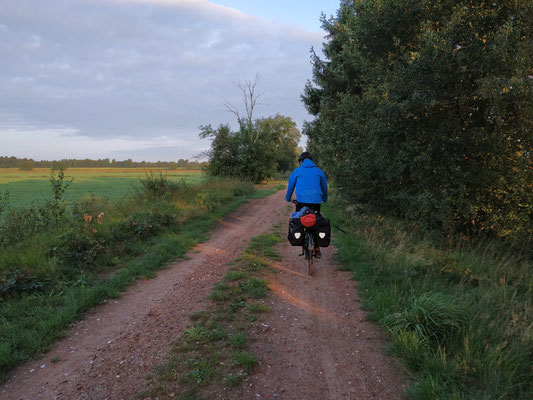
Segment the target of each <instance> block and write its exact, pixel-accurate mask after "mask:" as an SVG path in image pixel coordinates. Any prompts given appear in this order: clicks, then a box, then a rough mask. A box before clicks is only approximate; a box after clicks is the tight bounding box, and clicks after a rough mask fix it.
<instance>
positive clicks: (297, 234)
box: [287, 218, 304, 246]
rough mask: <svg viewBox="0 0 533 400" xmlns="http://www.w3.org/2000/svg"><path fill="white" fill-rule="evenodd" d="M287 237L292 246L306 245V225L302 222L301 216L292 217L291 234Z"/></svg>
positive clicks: (290, 222) (290, 223)
mask: <svg viewBox="0 0 533 400" xmlns="http://www.w3.org/2000/svg"><path fill="white" fill-rule="evenodd" d="M287 239H288V240H289V242H290V243H291V245H292V246H303V245H304V227H303V225H302V223H301V222H300V218H291V220H290V221H289V235H288V236H287Z"/></svg>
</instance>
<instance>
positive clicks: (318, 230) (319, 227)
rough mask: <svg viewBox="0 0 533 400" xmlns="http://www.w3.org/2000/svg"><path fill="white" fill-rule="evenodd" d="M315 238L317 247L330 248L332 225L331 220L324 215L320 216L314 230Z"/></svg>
mask: <svg viewBox="0 0 533 400" xmlns="http://www.w3.org/2000/svg"><path fill="white" fill-rule="evenodd" d="M314 234H315V235H314V236H315V241H316V244H317V246H319V247H328V246H329V242H330V241H331V225H330V223H329V219H327V218H326V217H324V216H323V215H322V214H318V217H317V220H316V225H315V228H314Z"/></svg>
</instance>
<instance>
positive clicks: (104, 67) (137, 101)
mask: <svg viewBox="0 0 533 400" xmlns="http://www.w3.org/2000/svg"><path fill="white" fill-rule="evenodd" d="M339 3H340V1H339V0H324V1H317V0H296V1H290V0H284V1H282V0H269V1H265V0H213V1H208V0H1V1H0V156H16V157H19V158H23V157H27V158H33V159H35V160H43V159H47V160H54V159H63V158H92V159H96V158H110V159H113V158H114V159H117V160H123V159H128V158H132V159H133V160H135V161H141V160H146V161H157V160H165V161H172V160H177V159H179V158H189V159H192V158H194V157H195V156H196V155H198V154H200V153H201V152H202V151H204V150H206V149H208V148H209V146H210V142H209V141H208V140H205V139H200V138H199V136H198V133H199V127H200V126H201V125H207V124H211V125H212V126H214V127H217V126H218V125H220V124H223V123H229V124H230V125H232V126H233V128H234V129H235V128H236V125H237V124H236V120H235V116H234V115H233V114H231V113H230V112H228V110H227V109H226V108H225V106H224V103H225V102H227V103H230V104H232V105H233V106H235V107H237V108H240V109H243V108H244V107H243V104H242V99H241V93H240V91H239V89H238V87H237V86H236V84H237V83H239V82H244V81H245V80H254V78H255V76H256V75H257V76H258V77H259V80H258V84H257V88H258V91H259V93H261V94H262V96H261V99H260V103H261V104H260V105H258V106H257V108H256V111H255V115H254V117H256V118H262V117H268V116H272V115H275V114H278V113H279V114H282V115H285V116H289V117H291V118H292V119H293V120H294V121H295V122H296V123H297V125H298V127H299V128H300V129H301V127H302V123H303V121H304V120H311V119H312V117H311V116H310V115H309V114H307V112H306V110H305V108H304V106H303V104H302V103H301V101H300V94H301V93H302V91H303V88H304V85H305V83H306V81H307V80H308V79H310V78H311V70H312V68H311V64H310V50H311V47H314V48H315V50H317V53H319V54H321V52H320V49H321V46H322V43H323V41H324V36H325V32H324V31H323V30H322V29H321V23H320V15H321V13H322V12H323V13H325V14H326V15H327V16H329V15H334V14H335V13H336V11H337V9H338V7H339Z"/></svg>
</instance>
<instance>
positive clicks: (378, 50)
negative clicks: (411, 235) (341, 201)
mask: <svg viewBox="0 0 533 400" xmlns="http://www.w3.org/2000/svg"><path fill="white" fill-rule="evenodd" d="M529 3H530V2H529V1H527V0H504V1H499V2H472V1H470V0H460V1H455V0H453V1H452V0H444V1H435V2H428V1H422V0H394V1H382V0H380V1H375V0H353V1H348V0H347V1H342V2H341V6H340V9H339V11H338V14H337V16H336V17H335V18H332V19H326V18H325V17H324V18H323V21H322V22H323V27H324V29H325V30H326V32H327V38H328V39H327V42H326V43H325V44H324V54H325V59H320V58H319V57H318V56H316V55H313V67H314V72H313V82H308V84H307V85H306V87H305V90H304V93H303V95H302V98H303V101H304V103H305V105H306V106H307V109H308V110H309V112H311V113H312V114H313V115H315V116H316V119H315V120H314V121H312V122H310V123H307V124H306V125H305V129H304V131H305V133H306V134H307V135H308V136H309V138H310V139H309V140H310V143H309V150H310V151H312V152H313V154H315V153H316V156H317V157H318V158H320V163H321V166H324V168H325V169H326V170H327V172H329V174H330V175H333V177H334V178H335V180H336V183H337V185H338V186H339V188H341V189H342V191H343V194H344V196H345V197H346V198H349V199H351V200H352V201H354V202H356V203H365V204H367V205H370V206H372V207H374V209H376V210H380V211H383V212H387V213H389V214H392V215H395V216H402V217H407V218H410V219H412V220H415V221H418V222H419V223H421V224H424V225H425V226H428V227H436V228H439V229H440V230H441V231H443V232H446V233H451V232H462V233H464V234H466V235H476V234H480V233H483V234H496V235H500V236H504V237H506V236H507V237H514V238H518V237H521V238H524V239H527V238H528V237H530V235H531V234H533V230H532V229H533V228H532V227H533V208H532V207H533V190H532V189H533V159H532V153H531V149H532V146H533V143H532V138H533V135H532V127H533V67H532V65H533V40H532V33H533V9H532V8H531V6H530V4H529Z"/></svg>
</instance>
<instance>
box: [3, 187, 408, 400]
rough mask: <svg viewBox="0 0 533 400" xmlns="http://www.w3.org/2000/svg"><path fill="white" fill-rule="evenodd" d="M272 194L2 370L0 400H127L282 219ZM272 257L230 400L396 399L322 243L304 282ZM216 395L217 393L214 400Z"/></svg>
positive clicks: (289, 256)
mask: <svg viewBox="0 0 533 400" xmlns="http://www.w3.org/2000/svg"><path fill="white" fill-rule="evenodd" d="M287 217H288V212H287V207H286V205H285V203H284V202H283V193H282V192H278V193H277V194H275V195H273V196H270V197H268V198H266V199H261V200H253V201H251V202H250V203H248V204H246V205H244V206H243V207H241V208H240V209H239V210H237V211H236V212H234V213H233V214H231V215H230V216H228V217H227V218H226V219H225V220H224V221H222V222H221V223H220V224H219V226H218V227H217V228H216V230H215V231H214V232H213V234H212V235H211V239H210V240H209V241H207V242H205V243H202V244H200V245H198V246H197V247H196V248H195V249H194V250H193V251H191V252H189V254H188V256H189V258H188V259H187V260H183V261H178V262H175V263H173V264H172V265H171V266H170V267H169V268H168V269H166V270H164V271H162V272H160V273H159V274H158V276H157V277H156V278H155V279H152V280H147V281H139V282H138V283H136V284H135V285H133V286H132V287H130V289H129V290H128V291H127V292H126V293H124V294H123V296H122V297H121V298H120V299H118V300H111V301H109V302H107V304H105V305H103V306H101V307H99V308H98V309H97V310H95V311H94V312H92V313H90V314H89V315H87V317H86V318H85V319H84V320H83V321H80V322H78V323H77V324H75V325H74V326H73V328H72V331H71V332H70V334H69V335H68V337H66V338H65V339H63V340H61V341H59V342H58V343H57V344H56V345H55V346H54V348H53V349H52V350H51V351H50V352H49V353H47V354H46V355H44V356H43V358H41V359H40V360H36V361H32V362H29V363H27V364H25V365H23V366H21V367H20V368H18V369H16V370H15V371H13V373H12V376H13V378H11V379H10V380H9V381H8V382H7V383H6V384H5V385H3V386H2V387H0V399H10V400H11V399H13V400H15V399H17V400H18V399H25V400H26V399H65V400H66V399H69V400H70V399H91V400H92V399H94V400H96V399H98V400H100V399H110V400H111V399H113V400H114V399H133V398H135V394H136V393H138V392H140V391H142V390H143V389H145V387H146V379H145V376H146V375H147V374H148V373H150V372H151V371H152V369H153V366H154V365H155V364H157V363H160V362H161V361H163V360H164V359H165V357H166V355H167V354H168V351H169V348H170V343H171V342H172V341H173V339H175V338H176V337H177V336H179V335H180V333H182V332H183V329H184V328H185V327H186V326H187V324H188V323H189V319H188V316H189V315H190V314H191V313H192V312H195V311H198V310H201V309H203V308H205V305H206V304H205V301H206V300H205V299H206V296H207V294H208V293H209V291H210V289H211V287H212V285H213V283H215V282H217V281H218V280H220V279H221V278H222V277H223V276H224V274H225V273H226V271H227V268H228V265H227V264H228V263H230V262H231V261H233V260H234V259H235V258H236V257H238V256H239V255H240V254H241V253H242V251H243V250H244V248H245V247H246V245H247V243H248V242H249V240H250V239H251V238H252V237H254V236H256V235H258V234H259V233H261V232H264V231H268V230H270V229H272V227H273V226H274V225H275V224H277V223H280V222H282V223H283V224H285V223H286V221H287ZM278 250H279V251H280V253H281V254H282V256H283V259H282V261H281V262H279V263H277V264H276V267H275V271H274V272H272V273H270V276H269V280H270V282H271V289H272V293H271V295H270V296H269V300H268V302H269V303H270V304H269V307H270V308H271V310H272V312H271V313H269V314H268V315H267V316H266V319H265V321H264V325H261V326H262V329H260V330H258V332H256V334H257V337H258V339H259V340H257V341H256V342H254V344H253V346H254V348H253V349H252V352H254V353H255V354H257V355H258V356H259V359H260V364H259V368H258V369H257V371H256V373H255V374H254V375H253V376H252V378H251V380H250V381H249V382H246V383H245V384H244V386H243V387H242V388H241V389H239V391H238V392H236V393H233V394H232V395H231V396H232V397H235V398H241V399H257V398H259V399H260V398H279V399H291V400H298V399H317V400H321V399H332V400H333V399H387V400H391V399H399V398H401V394H402V391H403V389H404V386H403V385H404V383H405V378H404V377H403V376H402V374H401V373H400V372H399V371H398V370H399V368H398V363H397V362H396V361H395V360H392V359H390V358H388V357H385V356H384V355H383V345H384V336H385V335H384V334H383V333H382V332H381V331H380V330H379V328H378V327H377V326H376V325H375V324H372V323H369V322H367V321H366V319H365V313H364V312H363V311H362V310H361V309H360V306H359V303H358V301H357V292H356V289H355V288H354V287H353V284H354V283H353V281H350V279H349V274H348V273H346V272H338V271H336V268H335V265H334V263H333V261H332V259H331V256H332V252H333V251H334V248H333V247H330V248H328V249H325V250H324V252H323V253H324V255H323V258H322V259H321V260H320V261H319V262H318V263H317V264H316V268H315V271H316V272H315V275H314V276H312V277H309V276H307V275H306V274H305V268H304V262H303V260H302V259H301V258H300V257H298V255H297V253H298V249H296V248H291V247H290V246H288V244H287V243H283V244H280V246H279V249H278ZM224 398H226V397H224Z"/></svg>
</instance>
